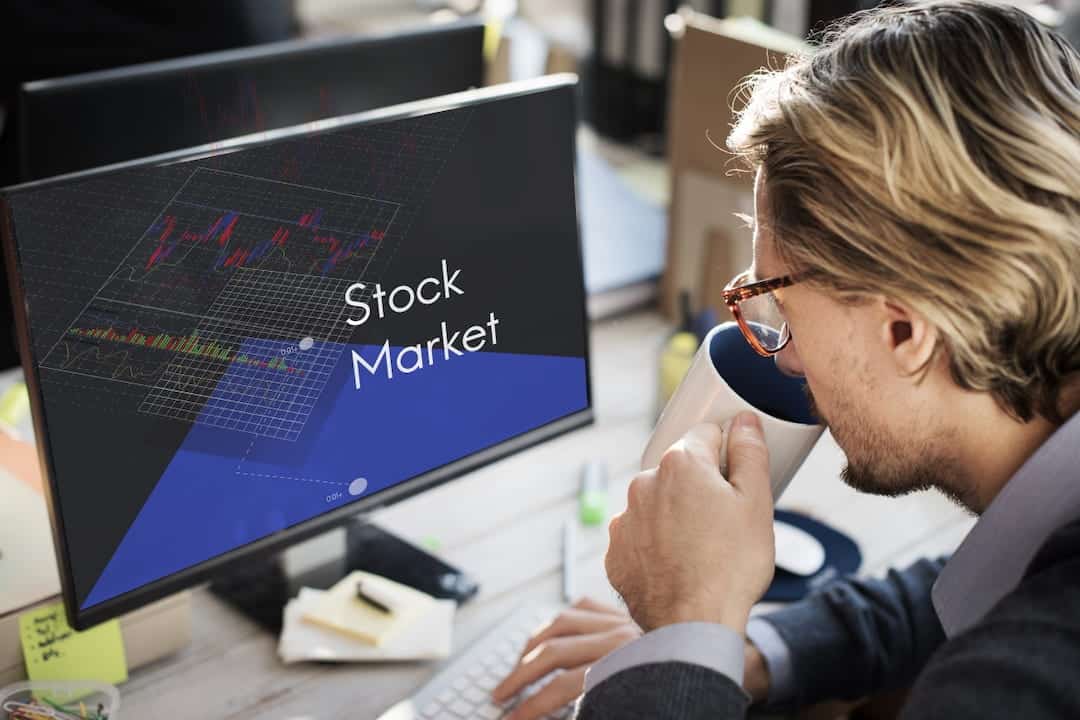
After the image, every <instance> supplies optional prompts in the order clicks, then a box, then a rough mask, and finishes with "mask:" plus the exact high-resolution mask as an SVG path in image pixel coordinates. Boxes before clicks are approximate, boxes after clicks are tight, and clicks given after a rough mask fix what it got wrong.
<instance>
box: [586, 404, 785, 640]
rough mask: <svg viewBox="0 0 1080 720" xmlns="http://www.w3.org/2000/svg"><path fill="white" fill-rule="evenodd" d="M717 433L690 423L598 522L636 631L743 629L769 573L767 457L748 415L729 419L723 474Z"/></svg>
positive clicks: (770, 527)
mask: <svg viewBox="0 0 1080 720" xmlns="http://www.w3.org/2000/svg"><path fill="white" fill-rule="evenodd" d="M722 439H723V431H722V430H721V429H720V427H719V426H717V425H714V424H712V423H702V424H700V425H697V426H695V427H693V428H692V429H691V430H690V431H689V432H688V433H686V435H684V436H683V438H682V440H680V441H679V442H678V443H676V444H675V445H673V446H672V447H671V449H669V450H668V451H667V452H666V453H664V456H663V458H662V459H661V460H660V465H659V467H658V468H656V469H654V470H646V471H644V472H641V473H639V474H638V475H637V476H636V477H635V478H634V479H633V480H632V481H631V483H630V489H629V492H628V502H627V508H626V510H625V511H623V512H622V513H621V514H619V515H617V516H615V517H614V518H612V520H611V523H610V524H609V526H608V533H609V534H610V537H611V544H610V546H609V547H608V552H607V557H606V559H605V564H606V567H607V575H608V580H610V581H611V584H612V586H614V588H615V589H616V590H617V591H618V592H619V594H620V595H622V598H623V600H624V601H625V602H626V606H627V607H628V608H629V610H630V616H631V617H632V618H633V619H634V620H635V621H636V622H637V624H638V625H639V626H640V627H641V628H642V629H643V630H645V631H649V630H652V629H654V628H658V627H661V626H663V625H669V624H672V623H677V622H688V621H704V622H714V623H722V624H724V625H727V626H728V627H730V628H732V629H734V630H735V631H736V632H740V633H741V632H744V631H745V630H746V621H747V619H748V618H749V615H750V608H751V606H753V604H754V603H755V602H757V600H758V599H760V597H761V596H762V594H764V592H765V590H766V589H767V588H768V586H769V582H770V580H772V575H773V569H774V560H775V559H774V553H775V550H774V546H773V542H774V541H773V506H772V490H771V488H770V486H769V457H768V450H767V449H766V447H765V439H764V436H763V435H762V431H761V425H760V422H759V421H758V419H757V417H756V416H755V415H754V414H753V413H749V412H744V413H741V414H739V415H738V416H737V417H736V418H735V422H734V423H732V426H731V435H730V437H729V438H728V463H727V466H728V475H729V477H728V478H727V479H725V478H724V476H723V475H721V474H720V470H719V467H720V454H719V453H720V447H721V441H722Z"/></svg>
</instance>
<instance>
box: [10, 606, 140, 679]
mask: <svg viewBox="0 0 1080 720" xmlns="http://www.w3.org/2000/svg"><path fill="white" fill-rule="evenodd" d="M19 637H20V638H22V650H23V658H24V659H25V660H26V674H27V676H28V677H29V678H30V679H31V680H99V681H101V682H107V683H112V684H113V685H116V684H118V683H122V682H124V681H125V680H127V676H128V674H127V659H126V658H125V657H124V641H123V638H121V637H120V623H119V622H118V621H116V620H110V621H109V622H106V623H102V624H101V625H96V626H94V627H92V628H90V629H89V630H84V631H82V632H75V631H74V630H72V629H71V627H70V626H69V625H68V623H67V618H66V617H65V616H64V606H63V605H61V604H60V603H56V604H54V605H45V606H42V607H39V608H34V609H33V610H31V611H29V612H26V613H23V614H22V615H20V616H19Z"/></svg>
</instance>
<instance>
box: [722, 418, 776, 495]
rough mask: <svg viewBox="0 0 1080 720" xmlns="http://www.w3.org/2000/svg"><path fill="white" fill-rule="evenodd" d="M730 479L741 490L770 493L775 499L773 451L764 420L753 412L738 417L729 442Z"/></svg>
mask: <svg viewBox="0 0 1080 720" xmlns="http://www.w3.org/2000/svg"><path fill="white" fill-rule="evenodd" d="M727 452H728V457H727V469H728V473H727V474H728V477H727V479H728V482H730V483H731V484H732V485H733V486H734V487H735V488H736V489H737V490H739V491H740V492H742V493H744V494H746V495H751V496H758V495H761V496H764V495H765V494H767V495H768V496H769V500H770V502H771V500H772V488H771V486H770V485H769V450H768V448H767V447H766V446H765V434H764V432H763V431H762V429H761V420H759V419H758V417H757V415H755V414H754V413H752V412H749V411H744V412H741V413H739V414H738V415H736V416H735V421H734V422H733V423H731V431H730V435H729V437H728V442H727Z"/></svg>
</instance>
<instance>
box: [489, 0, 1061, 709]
mask: <svg viewBox="0 0 1080 720" xmlns="http://www.w3.org/2000/svg"><path fill="white" fill-rule="evenodd" d="M750 89H751V90H752V94H751V99H750V101H749V102H748V104H747V106H746V109H745V110H744V111H743V112H742V113H741V115H740V117H739V119H738V122H737V124H736V127H735V129H734V131H733V132H732V134H731V136H730V137H729V139H728V145H729V147H730V148H731V149H732V150H733V151H734V152H736V153H737V154H739V155H740V156H742V157H744V158H746V159H748V160H749V161H750V163H751V165H752V166H753V167H754V168H755V169H756V172H757V175H756V181H755V200H756V207H755V223H754V264H753V267H752V268H751V270H752V277H753V278H754V279H756V280H758V281H766V280H770V279H775V278H783V280H782V281H779V282H776V283H769V284H768V285H762V286H756V287H757V288H758V289H760V288H762V287H774V286H779V287H777V288H776V289H775V290H773V291H772V292H770V293H764V294H763V295H762V296H763V297H767V299H768V302H769V303H772V304H771V305H769V304H767V307H768V310H767V311H762V310H760V307H761V303H760V301H759V302H758V308H759V310H758V312H759V313H760V316H759V318H760V319H761V320H762V321H764V322H768V321H769V317H770V313H771V316H772V317H775V318H778V320H777V322H778V323H779V324H780V325H781V327H779V328H775V329H779V330H783V329H785V328H783V325H785V324H786V330H787V331H788V332H786V333H784V335H785V336H787V337H789V338H790V339H788V340H787V342H786V344H784V345H781V346H778V347H773V348H767V349H768V350H771V351H772V352H773V354H775V357H776V361H777V362H778V363H779V364H780V366H781V367H782V368H783V369H784V370H785V371H787V372H789V373H793V374H799V375H802V376H805V378H806V381H807V385H808V387H809V390H810V391H811V393H812V395H813V398H814V400H815V403H816V407H817V412H818V414H819V416H820V417H821V418H822V420H823V421H824V422H826V423H827V424H828V426H829V427H830V429H831V431H832V434H833V436H834V438H835V439H836V442H837V443H838V444H839V445H840V447H841V448H842V449H843V450H844V451H845V454H846V455H847V461H848V464H847V467H846V468H845V470H844V474H843V475H844V479H845V480H846V481H847V482H848V483H849V484H851V485H853V486H854V487H856V488H857V489H859V490H863V491H866V492H872V493H879V494H885V495H901V494H904V493H907V492H911V491H914V490H919V489H923V488H928V487H936V488H938V489H940V490H942V491H943V492H945V493H947V494H948V495H950V496H951V497H953V498H955V499H956V500H957V501H958V502H960V503H962V504H963V505H965V506H966V507H968V508H970V510H971V511H972V512H973V513H976V514H978V515H979V516H980V518H979V521H978V522H977V524H976V525H975V527H974V529H973V530H972V531H971V533H970V534H969V536H968V537H967V539H966V540H965V541H964V543H963V544H962V546H961V547H960V548H959V549H958V550H957V552H956V553H955V554H954V555H953V556H952V558H950V559H949V561H948V562H947V563H944V567H943V566H942V565H943V564H942V563H940V562H930V561H923V562H920V563H917V564H916V565H914V566H912V567H911V568H908V569H907V570H904V571H902V572H893V573H890V574H889V575H888V576H887V577H886V578H884V579H880V580H861V581H843V582H838V583H835V584H833V585H831V586H829V587H827V588H826V589H824V590H823V591H822V592H820V593H818V594H816V595H813V596H811V597H810V598H808V599H806V600H805V601H803V602H801V603H796V604H794V605H792V606H790V607H788V608H785V609H784V610H782V611H780V612H778V613H775V614H772V615H769V616H767V617H765V618H755V619H754V620H752V621H748V617H749V613H750V608H751V606H752V605H753V603H754V602H756V601H757V600H758V599H759V598H760V597H761V595H762V593H763V592H764V590H765V589H766V587H767V586H768V584H769V582H770V580H771V577H772V573H773V560H774V558H773V539H772V524H771V520H772V497H771V495H770V490H769V484H768V451H767V448H766V447H765V444H764V441H763V439H762V435H761V430H760V427H759V425H758V424H757V422H756V421H755V419H754V418H753V416H752V415H744V416H740V418H739V419H738V420H737V421H736V423H735V425H734V426H733V427H732V429H731V436H730V438H729V439H728V475H727V477H723V476H721V475H720V473H719V471H718V469H717V468H718V467H719V448H720V447H721V439H722V436H721V431H720V429H719V428H718V427H716V426H713V425H708V424H703V425H701V426H698V427H695V428H693V429H692V430H691V431H690V432H688V433H687V435H686V436H685V437H684V438H683V439H682V440H681V441H680V442H679V443H677V444H676V445H675V446H674V447H673V448H672V449H670V450H669V451H668V452H667V454H666V455H665V456H664V458H663V460H662V462H661V463H660V466H659V467H658V468H655V469H652V470H648V471H645V472H642V473H640V474H639V475H638V476H637V477H635V478H634V480H633V482H632V483H631V485H630V489H629V497H628V507H627V509H626V511H625V512H623V513H622V514H621V515H619V516H617V517H615V518H614V519H613V520H612V522H611V524H610V528H609V532H610V537H611V545H610V548H609V550H608V555H607V559H606V566H607V571H608V577H609V579H610V580H611V583H612V585H613V586H614V587H615V589H616V590H617V591H618V592H619V593H620V595H621V596H622V597H623V599H624V601H625V602H626V605H627V608H628V610H629V615H630V618H632V622H631V621H630V619H628V618H627V617H626V615H624V614H621V613H620V612H619V611H618V610H616V609H614V608H606V607H602V606H598V605H596V604H594V603H584V604H580V606H579V607H576V608H572V609H570V610H568V611H567V612H566V613H564V614H563V615H562V616H561V617H560V618H559V619H558V620H556V621H555V622H554V623H553V624H552V625H551V626H549V627H548V628H545V629H544V630H543V631H542V632H541V633H539V634H538V635H537V636H536V637H535V638H533V639H532V641H530V643H529V645H528V647H527V648H526V653H525V654H524V655H523V658H522V661H521V663H520V664H519V666H518V667H517V668H516V669H515V671H514V672H513V673H512V674H511V675H510V676H509V677H508V678H507V679H506V681H504V683H503V684H502V685H501V686H500V687H499V688H496V691H495V697H496V698H497V699H503V698H506V697H509V696H510V695H512V694H514V693H515V692H516V691H517V690H519V689H520V688H521V687H524V686H525V685H527V684H530V683H532V682H533V681H534V680H537V679H539V678H541V677H543V676H545V675H547V674H548V673H550V672H552V671H553V670H556V669H563V670H564V672H562V673H560V674H557V675H556V676H555V677H554V679H553V680H552V681H551V682H550V683H549V684H548V685H547V686H546V687H545V689H544V690H543V691H541V692H539V693H537V694H536V695H534V696H532V697H531V698H529V699H528V700H526V701H525V702H523V703H521V704H520V705H518V707H517V708H516V709H515V711H514V713H513V714H512V715H511V718H513V720H524V719H526V718H530V717H536V716H538V715H539V714H540V713H543V712H546V711H548V710H550V709H552V708H554V707H557V706H558V705H559V704H560V703H562V702H565V701H566V700H568V699H569V698H572V697H574V696H575V695H576V694H577V693H579V692H580V691H581V689H582V684H584V690H585V694H584V696H583V697H582V699H581V701H580V703H579V705H578V717H580V718H582V719H584V720H591V719H593V718H620V719H630V720H634V719H636V718H680V719H688V718H689V719H693V718H706V717H708V718H737V717H743V716H744V714H745V713H746V711H747V708H748V705H749V704H750V703H751V701H767V702H768V704H769V705H772V706H774V707H783V706H803V705H807V704H810V703H815V702H819V701H822V700H826V699H834V698H859V697H862V696H866V695H869V694H873V693H876V692H879V691H883V690H888V689H894V688H900V687H908V686H910V687H911V692H910V694H909V696H908V699H907V702H906V705H905V707H904V710H903V716H904V717H906V718H937V717H940V718H960V719H963V718H986V717H1001V718H1049V717H1067V718H1076V717H1080V684H1078V682H1077V680H1078V679H1080V414H1078V413H1077V410H1078V408H1080V56H1078V55H1077V53H1076V51H1075V50H1073V49H1072V48H1070V47H1069V46H1068V45H1067V43H1065V42H1064V40H1062V39H1061V38H1060V37H1057V36H1056V35H1054V34H1052V33H1051V32H1049V31H1047V30H1046V29H1044V28H1042V27H1041V26H1040V25H1039V24H1038V23H1037V22H1035V21H1034V20H1033V19H1031V18H1030V17H1028V16H1027V15H1026V14H1025V13H1023V12H1022V11H1019V10H1016V9H1013V8H1010V7H1008V6H1005V5H999V4H989V3H983V2H977V1H975V0H954V1H951V2H940V1H938V2H930V3H920V4H917V5H909V6H898V7H891V8H887V9H879V10H873V11H868V12H866V13H862V14H858V15H856V16H854V17H853V18H852V19H850V20H849V21H847V22H845V23H844V24H843V25H842V26H840V27H837V28H835V29H834V30H833V31H831V32H830V33H828V34H827V36H826V38H825V41H824V43H823V45H822V46H821V47H820V48H819V49H818V50H817V51H816V52H814V53H813V54H812V55H809V56H808V57H803V58H798V59H796V60H795V61H794V62H792V63H789V65H788V66H787V67H786V68H785V69H783V70H780V71H771V72H765V73H762V74H760V75H758V76H756V77H755V78H754V79H753V81H752V82H751V84H750ZM747 287H748V289H749V288H750V286H747ZM745 304H746V303H745V302H744V307H743V313H744V315H745V314H746V313H747V310H748V308H746V307H745ZM641 633H644V634H643V635H642V634H641ZM639 635H640V637H638V636H639ZM615 648H617V649H615ZM613 649H614V652H611V651H612V650H613ZM601 657H603V659H602V660H601V659H600V658H601ZM597 660H599V662H597ZM594 663H595V664H594ZM590 665H591V667H589V666H590ZM587 667H588V671H587V673H586V668H587Z"/></svg>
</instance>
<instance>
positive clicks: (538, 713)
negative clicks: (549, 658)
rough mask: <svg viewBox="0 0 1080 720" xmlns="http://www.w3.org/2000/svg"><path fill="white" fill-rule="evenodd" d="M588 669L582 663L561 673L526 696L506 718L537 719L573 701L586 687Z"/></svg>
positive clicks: (518, 719)
mask: <svg viewBox="0 0 1080 720" xmlns="http://www.w3.org/2000/svg"><path fill="white" fill-rule="evenodd" d="M586 669H588V668H587V666H585V665H582V666H581V667H576V668H574V669H572V670H567V671H566V672H562V673H559V674H558V675H557V676H555V677H554V678H552V679H551V682H549V683H548V684H547V685H545V686H544V687H543V688H542V689H540V690H539V691H538V692H537V693H536V694H534V695H530V696H529V697H527V698H525V699H524V700H523V701H522V702H521V703H520V704H519V705H518V706H517V707H515V708H514V711H513V712H511V713H510V714H509V715H507V716H506V720H535V719H536V718H540V717H543V716H544V715H547V714H548V713H549V712H552V711H553V710H558V709H559V708H561V707H562V706H563V705H566V704H568V703H571V702H573V701H574V700H575V699H577V696H578V695H580V694H581V692H582V690H583V689H584V688H585V670H586Z"/></svg>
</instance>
